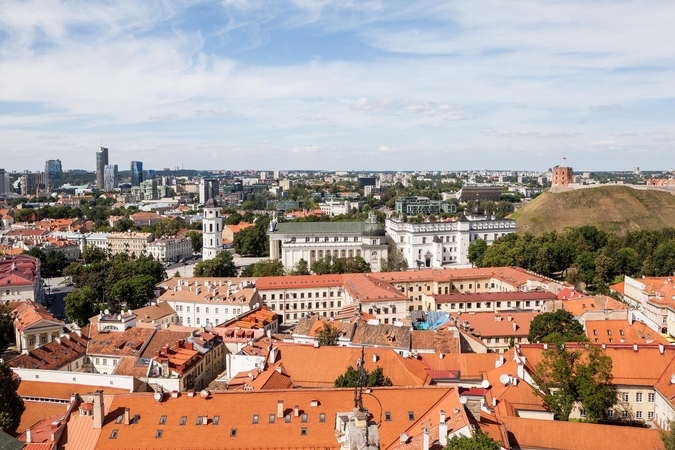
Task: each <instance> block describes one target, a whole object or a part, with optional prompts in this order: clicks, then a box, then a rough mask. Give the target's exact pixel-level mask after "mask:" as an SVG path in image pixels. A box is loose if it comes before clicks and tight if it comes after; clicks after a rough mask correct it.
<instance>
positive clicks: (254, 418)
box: [253, 414, 258, 424]
mask: <svg viewBox="0 0 675 450" xmlns="http://www.w3.org/2000/svg"><path fill="white" fill-rule="evenodd" d="M253 423H255V424H257V423H258V415H257V414H253Z"/></svg>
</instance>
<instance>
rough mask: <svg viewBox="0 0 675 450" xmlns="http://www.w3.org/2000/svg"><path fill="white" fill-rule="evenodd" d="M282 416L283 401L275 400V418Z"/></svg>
mask: <svg viewBox="0 0 675 450" xmlns="http://www.w3.org/2000/svg"><path fill="white" fill-rule="evenodd" d="M282 417H284V401H283V400H279V401H278V402H277V419H281V418H282Z"/></svg>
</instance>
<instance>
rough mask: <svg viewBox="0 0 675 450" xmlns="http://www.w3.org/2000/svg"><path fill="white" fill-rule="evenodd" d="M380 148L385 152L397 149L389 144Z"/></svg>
mask: <svg viewBox="0 0 675 450" xmlns="http://www.w3.org/2000/svg"><path fill="white" fill-rule="evenodd" d="M378 150H379V151H381V152H384V153H392V152H395V151H397V150H396V149H395V148H394V147H389V146H387V145H383V146H382V147H380V148H378Z"/></svg>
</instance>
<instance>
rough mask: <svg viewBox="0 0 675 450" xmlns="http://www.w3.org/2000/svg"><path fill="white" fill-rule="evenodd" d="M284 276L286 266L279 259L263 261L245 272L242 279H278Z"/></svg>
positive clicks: (252, 265)
mask: <svg viewBox="0 0 675 450" xmlns="http://www.w3.org/2000/svg"><path fill="white" fill-rule="evenodd" d="M283 274H284V264H283V263H282V262H281V261H279V260H278V259H263V260H262V261H258V262H257V263H253V264H251V265H250V266H248V267H247V268H246V269H244V270H243V272H242V273H241V276H242V277H278V276H282V275H283Z"/></svg>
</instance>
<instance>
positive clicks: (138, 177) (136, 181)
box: [131, 161, 143, 186]
mask: <svg viewBox="0 0 675 450" xmlns="http://www.w3.org/2000/svg"><path fill="white" fill-rule="evenodd" d="M142 181H143V163H142V162H141V161H131V186H140V185H141V182H142Z"/></svg>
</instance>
